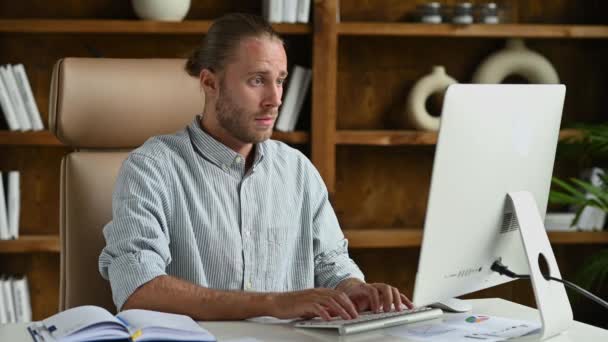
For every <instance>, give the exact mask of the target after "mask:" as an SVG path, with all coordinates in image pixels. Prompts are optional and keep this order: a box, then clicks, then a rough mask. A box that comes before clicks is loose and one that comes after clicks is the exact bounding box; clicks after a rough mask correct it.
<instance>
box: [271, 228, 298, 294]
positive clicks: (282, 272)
mask: <svg viewBox="0 0 608 342" xmlns="http://www.w3.org/2000/svg"><path fill="white" fill-rule="evenodd" d="M292 229H293V228H291V229H290V227H289V226H288V225H285V224H274V225H272V226H270V227H269V228H268V239H267V241H268V242H267V244H268V265H267V276H266V282H267V284H268V287H269V288H268V290H270V291H286V290H287V289H288V287H289V286H288V283H289V279H288V277H289V274H290V272H289V269H288V267H289V265H291V264H292V263H293V258H294V255H293V247H292V246H293V238H292V235H293V234H292Z"/></svg>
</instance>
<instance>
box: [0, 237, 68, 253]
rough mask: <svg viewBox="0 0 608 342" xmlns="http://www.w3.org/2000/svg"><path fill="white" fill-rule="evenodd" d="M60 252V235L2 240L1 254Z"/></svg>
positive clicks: (0, 241) (0, 242)
mask: <svg viewBox="0 0 608 342" xmlns="http://www.w3.org/2000/svg"><path fill="white" fill-rule="evenodd" d="M59 251H60V247H59V236H58V235H23V236H20V237H19V239H17V240H0V254H1V253H33V252H50V253H59Z"/></svg>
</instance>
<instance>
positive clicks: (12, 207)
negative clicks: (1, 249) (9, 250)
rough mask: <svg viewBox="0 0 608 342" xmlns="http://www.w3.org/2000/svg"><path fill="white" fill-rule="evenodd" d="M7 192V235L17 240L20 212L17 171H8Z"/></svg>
mask: <svg viewBox="0 0 608 342" xmlns="http://www.w3.org/2000/svg"><path fill="white" fill-rule="evenodd" d="M6 187H7V188H8V191H7V194H8V195H7V196H6V199H7V202H8V204H7V209H8V215H7V216H8V233H9V236H10V238H13V239H18V238H19V213H20V210H21V193H20V180H19V171H9V172H8V181H7V183H6Z"/></svg>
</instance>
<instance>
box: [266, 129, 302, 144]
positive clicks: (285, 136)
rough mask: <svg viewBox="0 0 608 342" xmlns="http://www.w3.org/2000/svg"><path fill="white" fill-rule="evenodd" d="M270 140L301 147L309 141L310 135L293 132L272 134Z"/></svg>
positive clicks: (275, 132)
mask: <svg viewBox="0 0 608 342" xmlns="http://www.w3.org/2000/svg"><path fill="white" fill-rule="evenodd" d="M272 139H275V140H280V141H282V142H284V143H287V144H296V145H303V144H307V143H308V142H309V141H310V135H309V134H308V132H304V131H295V132H279V131H274V132H272Z"/></svg>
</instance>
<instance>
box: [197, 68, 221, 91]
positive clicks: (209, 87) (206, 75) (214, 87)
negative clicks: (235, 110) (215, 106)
mask: <svg viewBox="0 0 608 342" xmlns="http://www.w3.org/2000/svg"><path fill="white" fill-rule="evenodd" d="M199 83H200V85H201V89H203V91H204V92H205V94H206V95H217V92H218V89H219V86H220V84H219V78H218V75H217V74H215V73H214V72H213V71H211V70H209V69H203V70H201V73H200V75H199Z"/></svg>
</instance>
